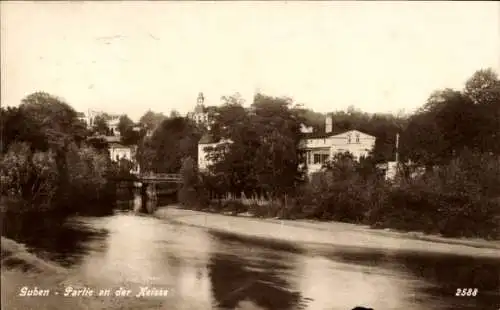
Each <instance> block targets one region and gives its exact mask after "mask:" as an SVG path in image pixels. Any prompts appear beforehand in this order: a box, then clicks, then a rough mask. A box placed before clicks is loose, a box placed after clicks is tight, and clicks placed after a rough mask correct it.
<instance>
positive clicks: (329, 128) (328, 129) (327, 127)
mask: <svg viewBox="0 0 500 310" xmlns="http://www.w3.org/2000/svg"><path fill="white" fill-rule="evenodd" d="M332 130H333V119H332V115H331V114H327V115H326V119H325V133H331V132H332Z"/></svg>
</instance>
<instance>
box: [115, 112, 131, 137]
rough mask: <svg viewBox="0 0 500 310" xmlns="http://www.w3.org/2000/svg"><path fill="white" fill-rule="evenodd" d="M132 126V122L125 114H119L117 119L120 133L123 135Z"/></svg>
mask: <svg viewBox="0 0 500 310" xmlns="http://www.w3.org/2000/svg"><path fill="white" fill-rule="evenodd" d="M132 127H134V122H133V121H132V120H131V119H130V118H129V117H128V116H127V115H126V114H123V115H121V116H120V119H119V120H118V131H119V132H120V135H122V136H123V135H125V134H126V132H127V131H128V130H130V129H132Z"/></svg>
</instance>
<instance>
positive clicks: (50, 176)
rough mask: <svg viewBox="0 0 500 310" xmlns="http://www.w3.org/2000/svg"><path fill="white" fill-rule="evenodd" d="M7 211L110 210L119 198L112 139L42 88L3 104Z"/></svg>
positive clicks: (0, 172)
mask: <svg viewBox="0 0 500 310" xmlns="http://www.w3.org/2000/svg"><path fill="white" fill-rule="evenodd" d="M0 121H1V133H2V140H1V154H0V178H1V183H2V186H1V189H0V191H1V192H0V195H1V198H0V199H1V202H0V206H1V208H2V210H1V211H2V216H6V215H9V214H14V215H16V214H17V215H20V214H22V213H37V212H48V213H51V214H52V215H53V216H58V215H60V216H61V217H64V216H67V215H72V214H76V213H91V214H103V213H104V214H105V213H109V212H110V211H111V208H112V207H113V204H114V202H115V199H114V198H115V197H114V193H115V191H114V188H112V186H113V184H111V183H109V182H107V177H109V176H112V175H114V174H117V173H119V172H120V169H119V167H118V166H117V165H116V164H113V163H112V162H111V160H110V158H109V152H108V148H107V144H106V143H105V142H104V141H101V140H99V139H95V140H92V139H90V140H89V139H88V138H89V137H90V136H92V135H93V134H94V133H95V132H94V131H95V130H96V129H97V128H93V129H91V130H89V129H88V128H87V126H86V124H85V123H84V122H83V121H81V120H79V118H78V115H77V112H76V111H75V110H74V109H73V108H72V107H71V106H70V105H69V104H67V103H65V102H64V101H63V100H62V99H60V98H57V97H55V96H53V95H50V94H47V93H44V92H36V93H33V94H31V95H29V96H27V97H26V98H24V99H23V100H22V102H21V104H20V105H19V106H18V107H8V108H2V109H1V119H0Z"/></svg>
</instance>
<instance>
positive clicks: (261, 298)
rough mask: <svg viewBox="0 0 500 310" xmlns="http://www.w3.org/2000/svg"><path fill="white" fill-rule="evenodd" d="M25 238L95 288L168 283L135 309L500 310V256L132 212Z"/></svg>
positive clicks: (76, 220) (80, 221)
mask: <svg viewBox="0 0 500 310" xmlns="http://www.w3.org/2000/svg"><path fill="white" fill-rule="evenodd" d="M19 238H21V239H22V241H23V242H24V243H26V244H27V245H28V247H29V248H30V249H31V250H32V251H34V252H35V253H36V254H38V255H39V256H41V257H44V258H46V259H50V260H53V261H56V262H58V263H59V264H61V265H63V266H65V267H66V268H68V269H69V270H70V272H71V274H72V275H77V276H78V277H79V278H82V279H85V281H86V283H87V284H88V285H90V286H92V287H93V288H95V289H96V291H99V289H105V288H108V287H113V292H114V290H115V289H116V288H119V287H122V288H124V289H130V290H131V291H132V295H135V294H136V293H138V292H139V291H140V287H144V286H148V287H150V288H151V287H154V288H157V289H165V290H168V295H167V296H163V297H154V298H153V297H151V298H141V299H140V300H138V298H136V297H133V296H132V297H129V298H131V299H134V302H133V304H134V306H133V308H134V309H272V310H275V309H318V310H322V309H339V310H348V309H352V308H354V307H355V306H358V305H359V306H369V307H372V308H374V309H375V310H390V309H414V310H424V309H425V310H429V309H436V310H452V309H453V310H460V309H481V310H488V309H492V310H498V309H499V308H500V292H499V287H500V261H499V260H498V259H495V258H487V257H474V256H458V255H452V254H432V253H428V252H426V253H419V252H408V251H406V252H398V251H387V250H373V249H364V248H359V247H347V246H335V247H333V246H320V245H309V246H307V247H304V245H301V244H296V243H293V242H278V241H263V240H261V239H255V240H254V239H252V238H248V237H245V238H243V237H238V236H236V235H230V234H225V233H221V232H214V231H211V230H208V229H203V228H198V227H192V226H187V225H181V224H176V223H173V222H171V221H169V220H168V219H165V218H158V217H153V216H140V215H136V214H133V213H130V214H127V213H117V214H114V215H112V216H106V217H77V218H74V219H72V220H71V221H68V223H67V225H63V226H61V227H58V228H57V227H51V228H50V229H48V230H46V231H45V230H43V229H39V230H37V231H36V233H35V232H31V233H29V234H28V235H24V236H22V237H18V239H19ZM69 285H71V283H69ZM468 288H471V289H477V295H476V296H463V297H462V296H460V297H459V296H455V294H456V291H457V289H468ZM60 298H63V297H60ZM64 307H65V306H64V304H60V307H59V309H65V308H64ZM110 307H111V308H113V307H112V306H110ZM118 308H120V309H121V308H122V307H121V306H120V307H118V306H117V307H116V309H118ZM131 309H132V307H131Z"/></svg>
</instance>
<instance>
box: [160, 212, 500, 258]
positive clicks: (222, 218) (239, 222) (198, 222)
mask: <svg viewBox="0 0 500 310" xmlns="http://www.w3.org/2000/svg"><path fill="white" fill-rule="evenodd" d="M155 216H157V217H160V218H162V219H166V220H169V221H172V222H176V223H180V224H185V225H191V226H198V227H203V228H207V229H210V230H214V231H220V232H224V233H232V234H237V235H241V236H248V237H253V238H263V239H274V240H281V241H287V242H295V243H301V244H321V245H337V246H346V247H359V248H370V249H382V250H402V251H421V252H435V253H449V254H460V255H472V256H492V257H500V242H494V241H486V240H478V239H474V240H470V239H469V240H464V239H455V238H443V237H439V236H428V235H423V234H419V233H400V232H393V231H387V230H377V229H371V228H369V227H367V226H361V225H355V224H347V223H338V222H313V221H304V220H277V219H256V218H251V217H243V216H229V215H222V214H213V213H205V212H199V211H192V210H185V209H180V208H176V207H172V206H168V207H162V208H159V209H158V210H157V211H156V212H155Z"/></svg>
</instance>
